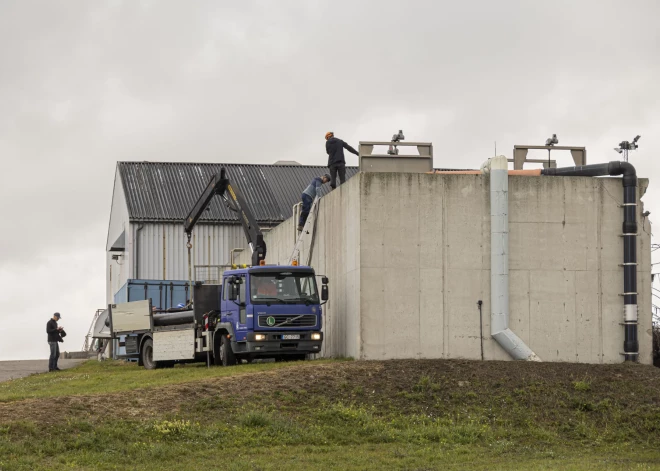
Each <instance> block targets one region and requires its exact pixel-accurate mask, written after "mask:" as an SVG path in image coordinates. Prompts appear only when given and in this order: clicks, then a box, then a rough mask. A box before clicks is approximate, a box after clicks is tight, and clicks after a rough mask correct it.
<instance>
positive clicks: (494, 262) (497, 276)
mask: <svg viewBox="0 0 660 471" xmlns="http://www.w3.org/2000/svg"><path fill="white" fill-rule="evenodd" d="M508 166H509V164H508V161H507V158H506V157H505V156H502V155H500V156H497V157H493V158H492V159H489V160H488V161H487V162H486V163H484V165H482V166H481V170H482V172H483V173H484V175H488V174H490V309H491V313H490V334H491V336H492V337H493V338H494V339H495V341H496V342H497V343H498V344H500V346H501V347H502V348H503V349H504V350H505V351H506V352H507V353H508V354H509V355H510V356H511V358H513V359H514V360H527V361H541V359H540V358H539V356H538V355H537V354H536V353H534V352H533V351H532V350H531V349H530V348H529V347H528V346H527V345H526V344H525V342H523V341H522V339H521V338H520V337H518V336H517V335H516V334H515V333H514V332H513V331H512V330H511V329H510V328H509V196H508V194H509V171H508Z"/></svg>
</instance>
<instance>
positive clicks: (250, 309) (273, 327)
mask: <svg viewBox="0 0 660 471" xmlns="http://www.w3.org/2000/svg"><path fill="white" fill-rule="evenodd" d="M322 282H323V283H322V287H321V290H320V291H319V289H318V285H317V282H316V274H315V272H314V269H313V268H311V267H304V266H268V265H261V266H255V267H249V268H243V269H235V270H228V271H225V273H224V275H223V285H222V289H221V299H220V316H219V318H218V319H217V324H216V325H215V335H214V337H215V338H214V357H217V358H218V359H219V360H220V361H221V362H222V364H233V363H235V361H236V360H238V359H246V360H252V359H255V358H276V359H279V360H287V359H304V358H305V357H306V356H307V355H308V354H314V353H320V351H321V345H322V343H323V333H322V332H321V327H322V318H323V316H322V314H323V308H322V304H324V303H325V301H327V299H328V286H327V282H328V280H327V278H325V277H323V279H322ZM223 345H224V347H223ZM229 347H230V348H229ZM216 352H217V355H216V354H215V353H216Z"/></svg>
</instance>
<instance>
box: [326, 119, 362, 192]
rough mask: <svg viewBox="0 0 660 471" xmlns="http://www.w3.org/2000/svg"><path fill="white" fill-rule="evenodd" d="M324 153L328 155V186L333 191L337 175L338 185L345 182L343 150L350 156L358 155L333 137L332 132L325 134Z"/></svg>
mask: <svg viewBox="0 0 660 471" xmlns="http://www.w3.org/2000/svg"><path fill="white" fill-rule="evenodd" d="M325 141H326V142H325V151H326V152H327V153H328V168H329V169H330V186H331V187H332V189H333V190H334V189H335V188H336V187H337V173H339V180H340V182H339V184H340V185H341V184H342V183H344V182H345V181H346V159H344V149H346V150H347V151H349V152H351V153H352V154H355V155H359V153H358V151H356V150H355V149H353V148H352V147H351V146H349V145H348V144H346V143H345V142H344V141H342V140H341V139H339V138H337V137H335V133H333V132H332V131H330V132H327V133H325Z"/></svg>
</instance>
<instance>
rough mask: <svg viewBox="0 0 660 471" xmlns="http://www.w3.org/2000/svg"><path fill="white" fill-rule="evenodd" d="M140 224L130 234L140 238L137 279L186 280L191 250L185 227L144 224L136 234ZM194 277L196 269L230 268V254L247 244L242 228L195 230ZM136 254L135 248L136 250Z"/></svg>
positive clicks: (202, 227) (207, 226)
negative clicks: (228, 265) (206, 266)
mask: <svg viewBox="0 0 660 471" xmlns="http://www.w3.org/2000/svg"><path fill="white" fill-rule="evenodd" d="M137 228H138V224H136V223H133V224H131V232H132V234H133V235H134V236H135V234H136V232H137V234H138V238H139V252H140V253H139V267H138V271H139V272H138V273H136V274H134V278H141V279H148V280H187V279H188V249H187V248H186V242H187V238H186V235H185V233H184V232H183V224H153V223H144V224H143V228H142V230H140V231H137ZM191 242H192V244H193V248H192V252H191V255H192V263H193V268H192V270H193V272H192V276H193V278H194V277H195V271H194V270H195V268H194V267H195V265H226V264H229V262H230V260H229V251H230V250H231V249H233V248H237V247H243V248H244V249H246V250H249V249H248V248H247V241H246V240H245V235H244V234H243V229H242V227H241V226H240V225H227V224H199V225H198V226H197V227H195V231H194V234H193V238H192V240H191ZM133 250H135V245H134V247H133Z"/></svg>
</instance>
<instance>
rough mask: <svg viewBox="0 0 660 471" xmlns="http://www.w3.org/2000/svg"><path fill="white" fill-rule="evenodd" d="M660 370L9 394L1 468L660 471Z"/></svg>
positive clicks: (116, 384)
mask: <svg viewBox="0 0 660 471" xmlns="http://www.w3.org/2000/svg"><path fill="white" fill-rule="evenodd" d="M659 438H660V371H659V370H658V369H655V368H652V367H644V366H640V365H633V366H629V365H612V366H598V367H595V366H591V365H567V364H540V365H539V364H535V365H532V364H524V363H513V362H487V363H480V362H467V361H392V362H347V361H343V362H332V361H324V362H307V363H297V364H260V365H243V366H239V367H233V368H224V369H223V368H211V369H210V370H208V369H206V368H205V367H202V366H195V367H185V368H175V369H170V370H158V371H145V370H143V369H141V368H138V367H137V366H134V365H121V364H119V363H115V362H106V363H103V364H99V363H97V362H88V363H86V364H85V365H82V366H81V367H78V368H76V369H74V370H68V371H64V372H60V373H55V374H45V375H37V376H32V377H29V378H24V379H20V380H15V381H11V382H8V383H0V470H2V471H5V470H13V469H115V467H118V468H119V469H133V468H134V469H201V468H202V467H207V468H209V469H214V468H216V467H220V466H222V468H223V469H228V470H232V469H242V470H244V469H341V470H351V469H356V470H357V469H410V470H425V469H521V470H522V469H525V470H535V469H594V470H595V469H660V452H659V451H657V446H656V445H655V444H656V443H657V442H658V439H659Z"/></svg>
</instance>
